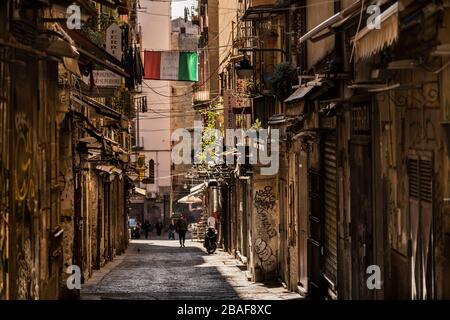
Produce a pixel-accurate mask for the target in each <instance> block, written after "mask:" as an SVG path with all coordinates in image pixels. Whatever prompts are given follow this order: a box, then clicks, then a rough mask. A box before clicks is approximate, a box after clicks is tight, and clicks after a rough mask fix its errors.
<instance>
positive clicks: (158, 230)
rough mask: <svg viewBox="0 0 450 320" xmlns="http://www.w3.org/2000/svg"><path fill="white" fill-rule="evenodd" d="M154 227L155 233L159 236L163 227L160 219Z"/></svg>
mask: <svg viewBox="0 0 450 320" xmlns="http://www.w3.org/2000/svg"><path fill="white" fill-rule="evenodd" d="M155 227H156V234H157V235H158V236H160V235H161V231H162V229H163V224H162V223H161V221H158V223H157V224H156V226H155Z"/></svg>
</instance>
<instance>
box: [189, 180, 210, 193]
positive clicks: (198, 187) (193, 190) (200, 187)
mask: <svg viewBox="0 0 450 320" xmlns="http://www.w3.org/2000/svg"><path fill="white" fill-rule="evenodd" d="M206 187H207V183H206V182H203V183H200V184H198V185H196V186H194V187H192V188H191V189H190V192H191V194H197V193H199V192H202V191H203V190H205V189H206Z"/></svg>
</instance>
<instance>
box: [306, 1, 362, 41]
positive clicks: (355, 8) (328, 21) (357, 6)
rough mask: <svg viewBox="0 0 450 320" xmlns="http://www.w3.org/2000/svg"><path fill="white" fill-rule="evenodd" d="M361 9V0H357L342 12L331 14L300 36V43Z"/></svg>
mask: <svg viewBox="0 0 450 320" xmlns="http://www.w3.org/2000/svg"><path fill="white" fill-rule="evenodd" d="M360 10H361V0H358V1H356V2H355V3H353V4H352V5H350V6H348V7H347V8H345V9H344V10H342V11H341V12H338V13H336V14H335V15H333V16H331V17H330V18H328V19H326V20H325V21H323V22H322V23H320V24H319V25H317V26H316V27H314V28H312V29H311V30H310V31H308V32H307V33H305V34H304V35H303V36H302V37H301V38H300V43H303V42H305V41H306V40H308V39H311V38H312V37H314V36H316V35H318V34H320V33H321V32H322V31H324V30H326V29H327V28H330V27H332V26H333V25H334V24H335V23H338V22H340V21H342V20H344V19H347V18H349V17H351V16H352V15H353V14H355V13H357V12H359V11H360Z"/></svg>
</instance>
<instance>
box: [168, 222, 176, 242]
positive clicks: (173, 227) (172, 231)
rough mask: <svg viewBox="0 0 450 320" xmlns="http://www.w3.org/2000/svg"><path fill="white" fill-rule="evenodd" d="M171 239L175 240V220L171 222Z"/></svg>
mask: <svg viewBox="0 0 450 320" xmlns="http://www.w3.org/2000/svg"><path fill="white" fill-rule="evenodd" d="M169 240H175V225H174V224H173V222H170V224H169Z"/></svg>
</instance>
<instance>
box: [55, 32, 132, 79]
mask: <svg viewBox="0 0 450 320" xmlns="http://www.w3.org/2000/svg"><path fill="white" fill-rule="evenodd" d="M62 27H63V29H64V31H65V32H66V33H67V34H68V35H69V36H70V37H71V38H72V39H73V40H74V41H75V43H76V48H77V50H78V52H79V53H80V54H81V57H80V58H83V59H84V61H86V62H91V61H93V62H95V63H97V64H99V65H101V66H102V67H104V68H105V69H108V70H109V71H112V72H114V73H115V74H118V75H120V76H122V77H126V78H129V77H130V74H129V73H127V72H126V71H125V66H124V65H123V63H122V62H120V61H119V60H117V59H116V58H115V57H114V56H112V55H111V54H109V53H108V52H107V51H106V50H104V49H103V48H100V47H99V46H97V45H96V44H95V43H93V42H92V41H91V40H90V39H88V38H87V37H86V36H84V35H83V34H82V33H80V32H78V31H76V30H71V29H68V28H67V27H66V26H64V25H63V26H62ZM80 60H82V59H80Z"/></svg>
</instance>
